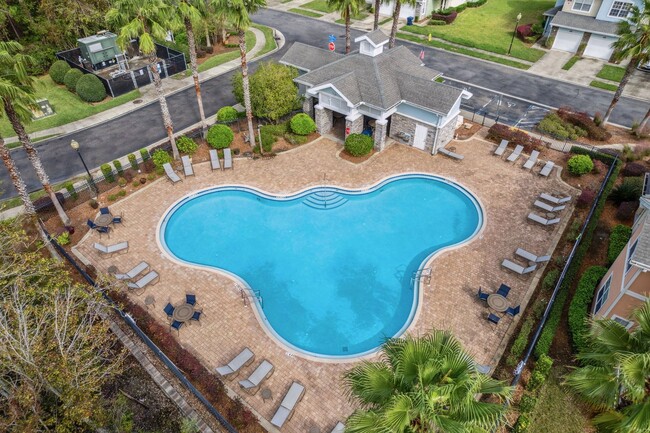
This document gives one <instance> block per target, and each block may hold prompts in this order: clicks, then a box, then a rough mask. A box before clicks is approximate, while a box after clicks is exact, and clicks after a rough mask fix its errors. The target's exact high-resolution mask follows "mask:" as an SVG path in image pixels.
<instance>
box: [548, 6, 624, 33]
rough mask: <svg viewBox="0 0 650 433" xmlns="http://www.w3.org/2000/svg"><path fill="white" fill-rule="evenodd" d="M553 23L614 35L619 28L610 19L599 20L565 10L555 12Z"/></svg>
mask: <svg viewBox="0 0 650 433" xmlns="http://www.w3.org/2000/svg"><path fill="white" fill-rule="evenodd" d="M551 25H553V26H556V27H566V28H569V29H575V30H584V31H587V32H590V33H599V34H602V35H612V36H616V30H617V29H618V24H617V23H610V22H609V21H602V20H597V19H596V18H594V17H587V16H584V15H578V14H571V13H568V12H564V11H559V12H558V13H556V14H555V17H554V18H553V21H551Z"/></svg>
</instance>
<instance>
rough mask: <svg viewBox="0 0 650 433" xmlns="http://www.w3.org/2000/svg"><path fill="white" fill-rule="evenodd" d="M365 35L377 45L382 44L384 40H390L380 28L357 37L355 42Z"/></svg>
mask: <svg viewBox="0 0 650 433" xmlns="http://www.w3.org/2000/svg"><path fill="white" fill-rule="evenodd" d="M364 37H366V38H368V40H369V41H370V42H372V43H373V44H375V45H381V44H382V43H384V42H388V36H386V34H385V33H384V32H382V31H381V30H379V29H377V30H373V31H372V32H370V33H366V34H365V35H363V36H359V37H358V38H356V39H355V42H356V41H358V40H359V39H361V38H364Z"/></svg>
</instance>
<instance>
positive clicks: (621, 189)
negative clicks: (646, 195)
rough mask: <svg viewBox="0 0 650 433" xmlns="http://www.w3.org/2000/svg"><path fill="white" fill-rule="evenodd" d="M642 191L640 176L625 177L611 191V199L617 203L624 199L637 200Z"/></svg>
mask: <svg viewBox="0 0 650 433" xmlns="http://www.w3.org/2000/svg"><path fill="white" fill-rule="evenodd" d="M642 192H643V178H642V177H626V178H625V179H623V183H622V184H620V185H619V186H617V187H616V188H615V189H614V191H612V195H611V199H612V200H614V203H616V204H619V203H622V202H624V201H637V200H638V199H639V198H640V197H641V193H642Z"/></svg>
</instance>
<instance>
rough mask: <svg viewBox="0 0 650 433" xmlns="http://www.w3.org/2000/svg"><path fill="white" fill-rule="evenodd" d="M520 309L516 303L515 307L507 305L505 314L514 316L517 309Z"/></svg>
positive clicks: (517, 312) (517, 311)
mask: <svg viewBox="0 0 650 433" xmlns="http://www.w3.org/2000/svg"><path fill="white" fill-rule="evenodd" d="M520 310H521V306H520V305H517V306H516V307H514V308H513V307H508V309H507V310H506V314H507V315H509V316H512V317H515V316H516V315H517V314H519V311H520Z"/></svg>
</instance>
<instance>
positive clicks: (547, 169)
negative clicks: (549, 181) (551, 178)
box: [539, 161, 555, 177]
mask: <svg viewBox="0 0 650 433" xmlns="http://www.w3.org/2000/svg"><path fill="white" fill-rule="evenodd" d="M553 167H555V164H553V161H547V162H546V164H544V167H542V170H541V171H540V172H539V174H540V175H541V176H544V177H548V175H549V174H551V171H552V170H553Z"/></svg>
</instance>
